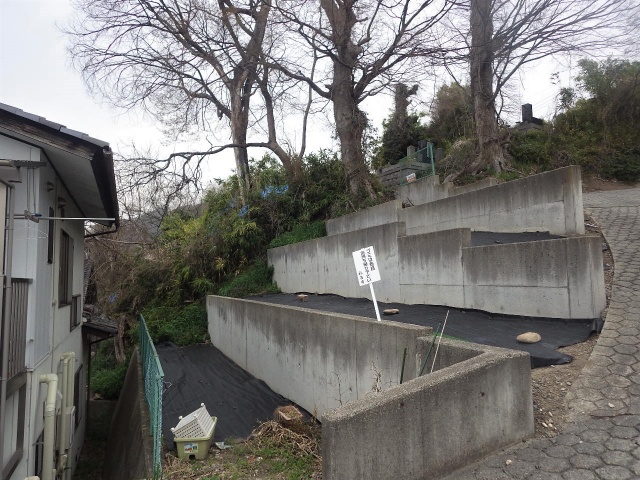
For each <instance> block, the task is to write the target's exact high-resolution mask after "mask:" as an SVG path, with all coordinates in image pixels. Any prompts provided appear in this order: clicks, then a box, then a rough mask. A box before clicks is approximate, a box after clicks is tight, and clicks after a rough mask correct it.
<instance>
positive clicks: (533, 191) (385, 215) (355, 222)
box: [327, 166, 585, 236]
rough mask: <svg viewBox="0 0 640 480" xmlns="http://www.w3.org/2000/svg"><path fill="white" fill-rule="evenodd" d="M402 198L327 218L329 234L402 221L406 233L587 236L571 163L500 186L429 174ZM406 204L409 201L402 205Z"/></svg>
mask: <svg viewBox="0 0 640 480" xmlns="http://www.w3.org/2000/svg"><path fill="white" fill-rule="evenodd" d="M397 197H398V200H396V201H392V202H386V203H383V204H381V205H377V206H375V207H372V208H369V209H366V210H361V211H359V212H355V213H352V214H349V215H345V216H343V217H339V218H335V219H331V220H329V221H327V235H329V236H331V235H337V234H340V233H346V232H352V231H356V230H358V229H361V228H370V227H374V226H378V225H384V224H386V223H393V222H404V223H405V224H406V227H407V234H410V235H411V234H418V233H429V232H436V231H439V230H449V229H453V228H471V229H472V230H484V231H490V232H525V231H548V232H550V233H554V234H558V235H573V234H583V233H584V232H585V230H584V214H583V210H582V180H581V174H580V167H577V166H570V167H565V168H560V169H557V170H553V171H551V172H545V173H541V174H539V175H533V176H531V177H526V178H522V179H520V180H514V181H511V182H507V183H502V184H496V181H495V179H486V180H482V181H480V182H476V183H473V184H470V185H465V186H462V187H453V185H452V184H450V183H444V184H440V183H439V180H438V177H437V176H435V177H428V178H424V179H421V180H418V181H416V182H414V183H410V184H407V185H404V186H402V187H401V188H399V189H398V194H397ZM402 203H405V204H410V205H413V206H409V207H407V208H402Z"/></svg>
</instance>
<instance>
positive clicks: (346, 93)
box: [320, 0, 374, 197]
mask: <svg viewBox="0 0 640 480" xmlns="http://www.w3.org/2000/svg"><path fill="white" fill-rule="evenodd" d="M320 4H321V6H322V9H323V10H324V12H325V14H326V15H327V18H328V19H329V23H330V25H331V40H332V43H333V45H334V46H335V50H336V54H337V55H336V56H335V57H333V58H332V59H333V82H332V85H331V100H332V102H333V116H334V119H335V122H336V132H337V134H338V140H339V141H340V154H341V157H342V158H341V159H342V163H343V164H344V169H345V175H346V179H347V185H348V186H349V190H350V191H351V193H353V194H355V195H367V196H369V197H373V196H374V191H373V186H372V183H371V174H370V173H369V169H368V168H367V165H366V163H365V157H364V151H363V148H362V137H363V134H364V129H365V127H366V126H367V117H366V115H365V114H364V112H363V111H362V110H360V108H359V106H358V96H357V95H356V92H355V91H354V77H355V73H356V72H355V69H356V64H357V60H358V56H359V55H360V53H361V52H362V48H361V47H360V46H358V45H356V44H354V43H353V41H352V38H351V37H352V31H353V27H354V26H355V24H356V22H357V19H356V15H355V11H354V2H351V1H344V2H338V5H337V6H336V5H334V2H333V1H330V0H321V2H320Z"/></svg>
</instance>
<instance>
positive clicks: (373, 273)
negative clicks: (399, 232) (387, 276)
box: [353, 247, 380, 321]
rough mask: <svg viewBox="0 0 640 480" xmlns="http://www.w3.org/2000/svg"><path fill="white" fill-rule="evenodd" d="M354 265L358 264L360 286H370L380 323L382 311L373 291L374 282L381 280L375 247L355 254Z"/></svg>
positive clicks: (357, 251) (357, 271)
mask: <svg viewBox="0 0 640 480" xmlns="http://www.w3.org/2000/svg"><path fill="white" fill-rule="evenodd" d="M353 263H355V264H356V273H357V274H358V283H359V284H360V286H361V287H362V286H364V285H369V288H370V289H371V299H372V300H373V306H374V307H375V309H376V318H377V319H378V321H380V310H378V302H377V301H376V294H375V292H374V291H373V282H377V281H379V280H380V270H378V262H376V254H375V252H374V251H373V247H367V248H361V249H360V250H356V251H355V252H353Z"/></svg>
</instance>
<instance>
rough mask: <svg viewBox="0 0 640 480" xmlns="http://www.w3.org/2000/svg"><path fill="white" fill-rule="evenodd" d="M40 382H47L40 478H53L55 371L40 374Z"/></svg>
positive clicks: (48, 479)
mask: <svg viewBox="0 0 640 480" xmlns="http://www.w3.org/2000/svg"><path fill="white" fill-rule="evenodd" d="M40 383H46V384H47V400H46V403H45V405H44V443H43V445H42V480H53V478H54V475H55V469H54V465H53V452H54V449H55V447H56V446H55V441H56V398H57V393H58V375H56V374H55V373H48V374H46V375H40Z"/></svg>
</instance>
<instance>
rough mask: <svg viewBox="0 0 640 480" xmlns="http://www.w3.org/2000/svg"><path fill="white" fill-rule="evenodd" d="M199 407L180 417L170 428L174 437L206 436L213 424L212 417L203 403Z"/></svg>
mask: <svg viewBox="0 0 640 480" xmlns="http://www.w3.org/2000/svg"><path fill="white" fill-rule="evenodd" d="M200 405H201V406H200V408H199V409H197V410H196V411H195V412H192V413H190V414H189V415H187V416H186V417H180V421H179V422H178V425H176V426H175V427H173V428H172V429H171V432H172V433H173V436H174V437H175V438H199V437H208V436H209V434H210V432H211V429H212V428H213V426H214V422H213V418H212V417H211V415H209V412H207V407H205V406H204V403H201V404H200Z"/></svg>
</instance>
